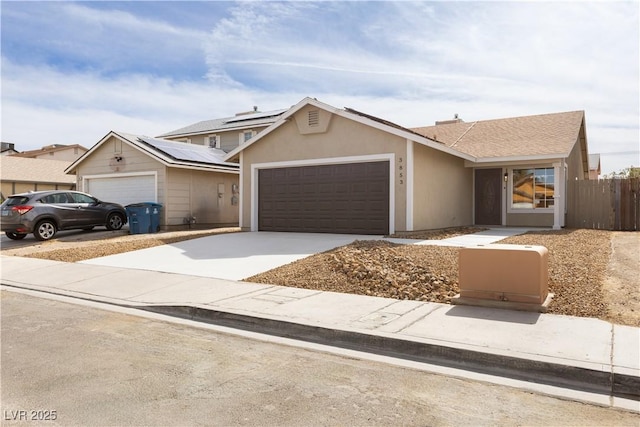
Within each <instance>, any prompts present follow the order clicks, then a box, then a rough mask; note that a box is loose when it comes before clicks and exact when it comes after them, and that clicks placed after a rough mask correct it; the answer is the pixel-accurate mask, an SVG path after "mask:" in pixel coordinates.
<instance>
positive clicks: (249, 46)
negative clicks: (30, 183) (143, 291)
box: [2, 2, 640, 170]
mask: <svg viewBox="0 0 640 427" xmlns="http://www.w3.org/2000/svg"><path fill="white" fill-rule="evenodd" d="M115 4H118V3H115ZM147 4H148V5H149V6H148V7H156V6H160V5H164V4H163V3H155V2H150V3H147ZM43 5H46V7H45V6H43V8H44V9H46V12H43V11H42V10H41V8H35V9H37V10H38V11H39V12H38V13H36V15H35V16H34V15H29V16H26V15H25V16H22V17H20V16H18V15H16V13H18V12H16V10H19V8H16V7H14V8H12V9H11V12H12V15H10V17H11V18H13V19H14V20H17V21H16V23H14V24H11V25H6V22H5V17H4V16H3V29H2V31H3V34H2V35H3V58H2V109H3V111H2V132H3V135H2V138H3V140H4V141H9V142H14V143H16V144H17V145H18V146H19V149H22V150H24V149H30V148H37V147H40V146H42V145H45V144H49V143H64V141H66V142H67V143H80V144H83V145H91V144H93V143H95V142H97V140H98V139H99V138H101V137H102V136H103V135H104V134H106V133H107V132H108V131H109V130H111V129H115V130H122V131H126V132H132V133H145V134H151V135H157V134H160V133H163V132H165V131H169V130H172V129H175V128H179V127H182V126H185V125H187V124H190V123H193V122H196V121H199V120H205V119H209V118H214V117H223V116H228V115H233V114H234V113H235V112H238V111H245V110H248V109H250V108H251V107H252V106H253V105H258V106H259V107H260V109H261V110H263V111H264V110H270V109H278V108H283V107H288V106H291V105H292V104H295V103H297V102H298V101H299V100H300V99H302V98H303V97H305V96H311V97H316V98H318V99H319V100H320V101H323V102H326V103H329V104H331V105H335V106H337V107H345V106H348V107H352V108H355V109H358V110H361V111H364V112H367V113H370V114H373V115H376V116H380V117H383V118H385V119H388V120H391V121H394V122H396V123H398V124H401V125H404V126H420V125H428V124H431V123H433V122H434V121H435V120H440V119H446V118H450V117H453V114H454V113H458V114H460V116H461V117H462V118H463V119H465V120H469V121H471V120H482V119H490V118H498V117H509V116H517V115H526V114H540V113H547V112H557V111H570V110H585V111H586V118H587V132H588V137H589V144H590V149H591V151H592V152H633V151H636V152H637V150H638V148H639V147H638V146H639V135H638V128H639V116H640V108H639V105H638V99H639V93H640V90H639V87H638V77H639V74H640V72H639V70H638V64H639V59H638V56H639V55H638V49H639V42H638V27H639V22H638V20H639V18H638V10H637V7H636V5H635V4H633V2H628V3H605V2H602V3H582V2H577V3H548V2H543V3H542V2H541V3H538V2H533V3H520V2H510V3H504V2H500V3H467V2H454V3H448V2H421V3H408V2H366V3H361V2H323V3H309V2H285V3H275V2H243V3H239V4H237V5H236V6H233V7H229V5H228V4H226V3H211V6H210V7H212V8H213V7H214V6H215V11H214V10H212V12H211V17H210V29H209V30H207V31H205V30H203V29H202V26H200V27H196V26H193V25H190V22H191V21H192V19H191V20H190V19H184V17H181V21H180V22H179V21H178V20H177V19H172V18H173V17H172V16H170V15H168V14H166V13H165V15H162V13H160V12H157V13H154V14H153V16H151V13H148V14H146V13H145V12H144V6H139V10H133V9H135V8H132V10H127V11H123V10H111V9H108V8H106V7H103V8H101V9H100V10H96V9H94V8H93V7H92V5H91V3H83V4H76V3H72V4H70V3H43ZM136 5H145V3H136ZM172 5H173V4H172ZM189 5H191V6H192V7H195V6H193V5H194V4H193V3H186V5H185V6H184V8H188V7H189ZM221 5H222V6H221ZM223 6H224V7H223ZM3 7H4V6H3ZM173 7H175V5H173ZM197 7H198V8H206V7H209V4H208V3H198V4H197ZM222 9H228V10H227V11H224V10H222ZM172 10H173V11H175V10H177V9H172ZM154 11H155V9H154ZM185 13H186V12H185ZM192 13H193V12H192ZM3 15H4V10H3ZM46 18H54V19H46ZM21 19H23V20H25V21H21ZM28 20H32V21H33V23H34V27H33V28H34V29H35V28H38V26H42V28H43V33H44V34H46V35H48V36H49V37H51V40H49V41H48V42H47V43H45V44H44V46H43V49H45V51H44V52H41V51H38V45H37V39H38V37H39V35H38V34H36V31H35V30H32V32H29V30H28V28H27V29H25V25H20V23H21V22H25V23H27V22H30V21H28ZM207 20H208V19H201V21H200V22H204V21H207ZM7 28H8V29H9V30H7ZM6 31H9V33H8V34H7V33H6ZM56 34H58V35H59V36H56ZM7 35H8V36H9V37H7ZM16 37H18V38H19V39H20V40H22V41H24V40H26V41H25V43H27V46H30V47H32V48H33V49H31V50H33V52H34V53H33V55H31V52H30V51H29V52H28V54H25V55H23V56H21V55H19V54H16V56H13V51H11V50H9V51H6V50H5V49H4V46H5V43H8V44H7V45H6V46H9V44H11V43H12V41H14V42H16V43H17V41H16V39H15V38H16ZM65 44H67V46H65ZM46 49H51V50H50V51H46ZM67 51H69V52H67ZM5 52H7V53H6V55H8V56H5ZM47 55H53V56H54V57H55V60H51V61H47V60H46V58H47ZM32 57H33V58H35V59H37V62H33V61H31V58H32ZM65 61H67V62H69V61H70V62H73V63H74V64H75V63H76V62H77V63H78V64H80V66H75V67H66V63H65ZM82 64H84V66H82ZM197 64H201V70H202V73H201V74H197V73H196V75H194V72H193V70H194V69H196V68H197V67H198V65H197ZM197 69H198V70H200V68H197ZM610 157H611V163H608V164H607V159H606V158H605V159H603V166H604V168H605V169H606V170H613V169H620V168H621V167H627V166H629V164H630V163H634V162H635V163H637V164H640V161H638V156H637V155H635V156H634V155H633V154H632V155H629V154H627V155H617V156H610ZM613 157H616V158H613ZM618 157H621V158H620V159H618ZM620 162H622V163H620Z"/></svg>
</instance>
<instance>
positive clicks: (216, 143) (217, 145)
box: [207, 133, 222, 149]
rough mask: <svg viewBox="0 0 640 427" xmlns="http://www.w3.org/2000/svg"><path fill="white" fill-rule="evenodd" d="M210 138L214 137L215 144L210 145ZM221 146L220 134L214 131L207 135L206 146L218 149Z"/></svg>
mask: <svg viewBox="0 0 640 427" xmlns="http://www.w3.org/2000/svg"><path fill="white" fill-rule="evenodd" d="M211 138H215V139H216V142H215V144H214V145H213V146H212V145H211ZM221 146H222V144H221V143H220V135H218V134H217V133H214V134H211V135H207V147H209V148H218V149H220V148H221Z"/></svg>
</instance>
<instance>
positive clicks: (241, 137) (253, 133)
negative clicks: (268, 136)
mask: <svg viewBox="0 0 640 427" xmlns="http://www.w3.org/2000/svg"><path fill="white" fill-rule="evenodd" d="M247 133H251V136H250V137H249V138H248V139H246V138H245V135H246V134H247ZM256 133H257V132H256V131H254V130H253V129H245V130H242V131H240V133H239V134H238V142H239V143H240V145H242V144H244V143H245V142H247V141H248V140H249V139H251V138H253V137H254V136H256Z"/></svg>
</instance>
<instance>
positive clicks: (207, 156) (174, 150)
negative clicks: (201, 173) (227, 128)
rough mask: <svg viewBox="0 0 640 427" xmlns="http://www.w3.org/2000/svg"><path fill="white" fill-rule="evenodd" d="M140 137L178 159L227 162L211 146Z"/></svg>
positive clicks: (216, 162)
mask: <svg viewBox="0 0 640 427" xmlns="http://www.w3.org/2000/svg"><path fill="white" fill-rule="evenodd" d="M138 139H140V140H141V141H142V142H144V143H146V144H148V145H150V146H152V147H154V148H155V149H157V150H159V151H162V152H163V153H165V154H167V155H169V156H171V157H173V158H174V159H176V160H185V161H190V162H199V163H215V164H223V163H225V162H224V161H223V160H222V156H221V155H220V154H219V153H217V152H216V151H214V150H212V149H211V148H209V147H205V146H200V145H190V144H185V143H183V142H173V141H166V140H162V139H156V138H150V137H148V136H140V137H138Z"/></svg>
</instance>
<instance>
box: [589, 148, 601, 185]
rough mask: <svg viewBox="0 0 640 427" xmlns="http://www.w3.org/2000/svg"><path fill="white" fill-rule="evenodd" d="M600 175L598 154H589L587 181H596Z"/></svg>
mask: <svg viewBox="0 0 640 427" xmlns="http://www.w3.org/2000/svg"><path fill="white" fill-rule="evenodd" d="M601 174H602V167H601V166H600V154H589V179H598V178H600V175H601Z"/></svg>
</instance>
